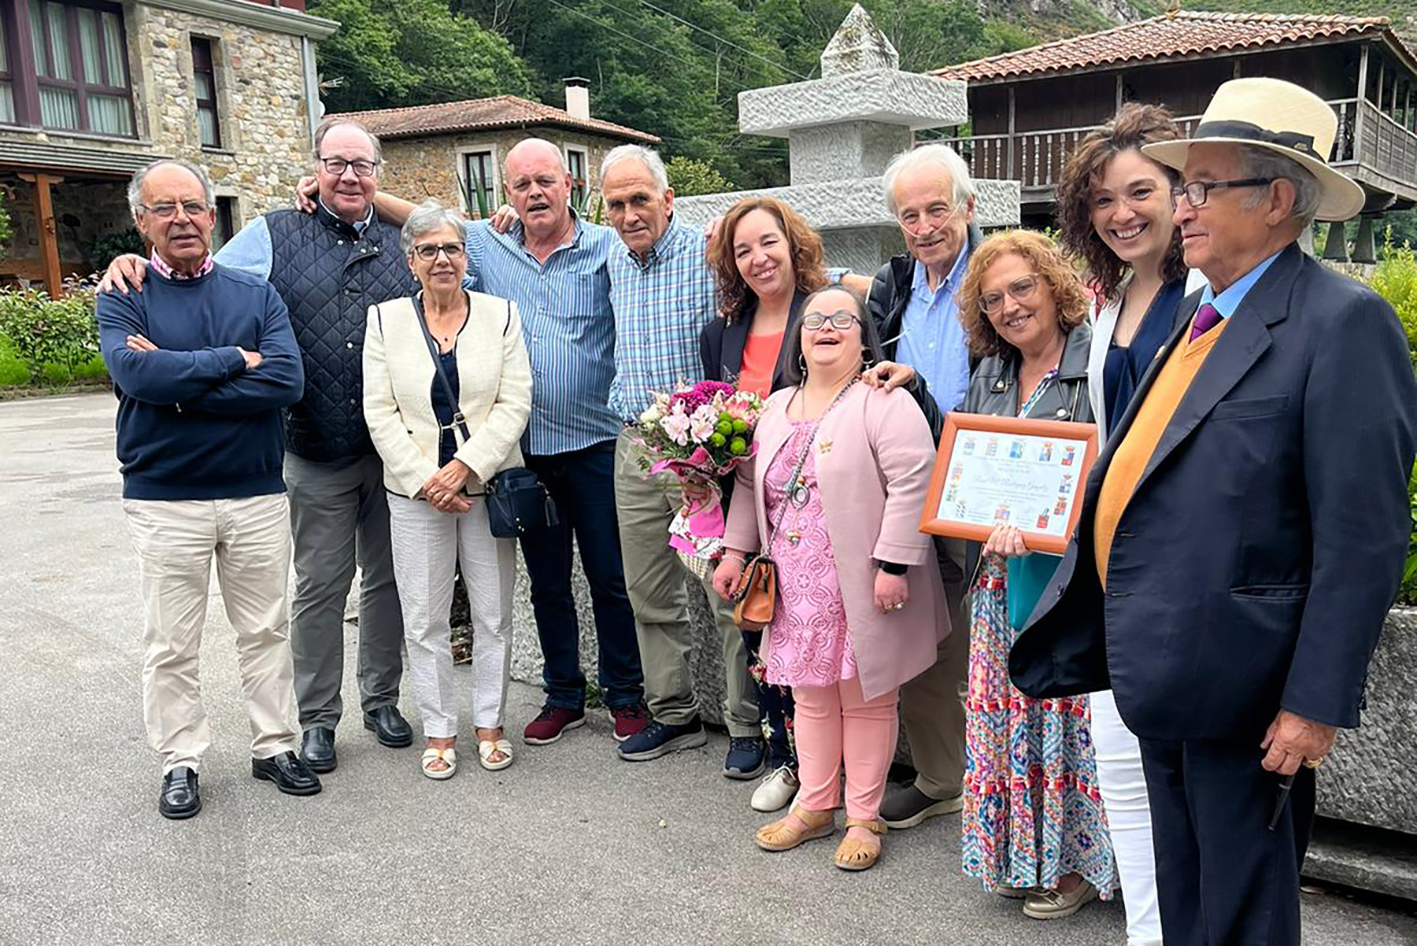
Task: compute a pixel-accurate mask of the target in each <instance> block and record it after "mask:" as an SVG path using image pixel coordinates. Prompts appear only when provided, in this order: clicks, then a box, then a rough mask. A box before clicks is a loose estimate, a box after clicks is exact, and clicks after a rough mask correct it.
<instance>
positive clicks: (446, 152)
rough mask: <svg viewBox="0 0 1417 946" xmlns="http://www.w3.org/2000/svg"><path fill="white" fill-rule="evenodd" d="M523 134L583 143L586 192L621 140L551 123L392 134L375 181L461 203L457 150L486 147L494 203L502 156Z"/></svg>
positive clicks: (415, 196) (596, 185) (596, 184)
mask: <svg viewBox="0 0 1417 946" xmlns="http://www.w3.org/2000/svg"><path fill="white" fill-rule="evenodd" d="M529 137H538V138H545V139H546V140H547V141H550V142H551V143H553V144H555V145H557V146H558V147H560V148H561V149H562V152H563V153H564V151H565V149H566V148H567V147H570V148H581V149H584V150H585V151H586V172H587V175H588V178H589V181H590V193H591V194H592V195H595V194H598V193H599V190H600V162H601V160H602V159H604V157H605V155H606V153H607V152H609V151H610V149H611V148H614V147H616V146H618V145H622V144H624V143H625V142H623V141H621V140H619V139H616V138H606V137H602V136H599V135H592V134H585V133H583V132H580V131H573V130H571V129H565V128H556V127H551V126H541V127H536V128H525V129H520V128H519V129H514V130H510V131H487V132H462V133H457V134H449V135H428V136H426V137H419V138H394V139H390V140H388V141H385V142H384V143H383V146H384V170H383V176H382V178H381V179H380V182H379V183H380V187H382V188H383V189H384V190H386V191H388V192H389V193H391V194H397V195H398V196H400V197H403V198H405V199H407V200H412V201H421V200H426V199H427V198H429V197H432V198H434V199H436V200H438V201H439V202H441V203H443V204H444V205H446V206H449V207H457V208H459V209H463V204H464V200H463V196H462V188H461V186H460V185H459V183H458V178H459V175H460V174H461V172H462V168H461V165H462V157H461V156H462V155H463V154H464V153H466V152H469V151H484V150H487V149H489V148H490V149H491V150H492V160H493V162H494V163H495V164H496V165H497V169H496V178H495V181H494V188H493V189H494V190H495V192H496V194H497V198H498V202H499V203H500V202H501V201H502V200H503V199H504V197H503V192H502V162H503V161H504V160H505V159H506V157H507V152H508V151H510V150H511V149H512V147H513V146H514V145H516V143H517V142H519V141H521V140H522V139H524V138H529Z"/></svg>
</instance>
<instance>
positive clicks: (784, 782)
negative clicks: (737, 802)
mask: <svg viewBox="0 0 1417 946" xmlns="http://www.w3.org/2000/svg"><path fill="white" fill-rule="evenodd" d="M801 784H802V783H801V782H799V781H797V773H796V772H794V771H792V769H790V768H788V767H787V766H785V765H783V766H779V767H778V768H776V769H774V770H773V771H772V772H770V773H768V775H767V776H766V777H765V778H764V779H763V780H762V782H761V783H760V784H759V785H758V787H757V788H755V789H753V800H752V801H751V802H749V804H751V805H752V806H753V810H754V811H777V810H779V809H781V808H786V807H787V803H788V802H790V801H792V798H793V796H794V795H796V794H797V789H798V787H799V786H800V785H801Z"/></svg>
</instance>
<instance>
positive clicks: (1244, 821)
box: [1009, 79, 1417, 946]
mask: <svg viewBox="0 0 1417 946" xmlns="http://www.w3.org/2000/svg"><path fill="white" fill-rule="evenodd" d="M1336 125H1337V122H1336V119H1335V117H1334V113H1333V111H1332V110H1331V109H1330V108H1329V106H1328V105H1326V104H1325V103H1324V102H1323V101H1322V100H1321V99H1319V98H1318V97H1317V96H1315V95H1312V94H1311V93H1309V92H1308V91H1306V90H1304V89H1302V88H1300V87H1299V86H1296V85H1292V84H1290V83H1287V82H1281V81H1278V80H1275V79H1236V80H1234V81H1232V82H1227V83H1225V84H1224V85H1222V86H1221V87H1220V88H1219V90H1217V92H1216V94H1215V97H1214V98H1213V99H1212V100H1211V103H1210V106H1209V108H1207V110H1206V113H1205V116H1204V117H1203V118H1202V119H1201V123H1200V124H1199V125H1198V126H1197V128H1196V131H1195V137H1194V138H1192V139H1190V140H1188V141H1174V142H1163V143H1158V144H1151V145H1147V146H1146V147H1144V148H1143V149H1142V150H1143V152H1144V153H1145V154H1146V155H1147V156H1148V157H1150V158H1153V159H1155V160H1156V161H1159V162H1161V163H1162V164H1166V165H1168V166H1170V167H1174V168H1176V169H1178V170H1179V171H1181V172H1182V180H1183V184H1182V185H1181V186H1180V187H1178V188H1176V203H1175V206H1176V210H1175V220H1176V224H1177V226H1178V227H1180V229H1181V236H1182V240H1183V245H1184V249H1185V256H1186V263H1187V265H1189V266H1190V267H1192V268H1194V269H1199V270H1200V271H1201V272H1202V273H1203V274H1204V275H1205V277H1206V281H1207V285H1206V286H1205V287H1204V288H1203V289H1202V290H1201V291H1200V292H1197V293H1195V294H1193V295H1192V296H1190V297H1189V298H1188V299H1187V300H1186V302H1185V303H1183V306H1182V315H1183V316H1184V318H1182V319H1180V320H1179V322H1178V327H1177V330H1176V331H1175V332H1174V334H1173V335H1172V337H1171V338H1170V340H1169V341H1168V342H1167V344H1166V345H1165V347H1163V348H1162V350H1161V352H1160V353H1159V354H1158V355H1157V359H1156V361H1155V363H1154V364H1153V366H1152V368H1151V370H1150V371H1149V372H1148V373H1147V375H1146V377H1145V378H1143V380H1142V382H1141V386H1140V389H1139V390H1138V392H1137V395H1136V397H1135V398H1134V399H1133V401H1132V404H1131V407H1130V408H1129V409H1128V411H1127V413H1126V415H1125V416H1124V417H1123V418H1122V419H1121V421H1120V428H1119V430H1118V432H1117V433H1116V434H1115V435H1114V437H1113V438H1112V440H1111V441H1110V443H1109V446H1108V448H1107V450H1106V451H1105V452H1104V453H1103V455H1102V456H1101V457H1100V458H1099V459H1098V461H1097V464H1096V467H1095V469H1094V470H1093V472H1092V475H1091V477H1090V479H1089V480H1088V484H1087V491H1086V493H1085V498H1084V505H1083V509H1082V515H1081V519H1080V520H1079V523H1078V529H1077V533H1076V535H1075V536H1074V537H1073V541H1072V544H1071V545H1070V547H1069V549H1068V553H1067V556H1066V558H1065V559H1064V561H1063V564H1062V566H1061V567H1060V568H1059V569H1058V572H1057V575H1056V577H1055V580H1054V587H1053V589H1052V590H1051V591H1050V593H1048V594H1045V595H1044V597H1043V599H1042V600H1041V601H1040V602H1039V605H1038V608H1037V610H1036V611H1035V612H1034V614H1033V616H1032V618H1031V620H1030V622H1029V624H1028V626H1027V627H1026V628H1025V629H1024V631H1023V633H1022V635H1021V636H1020V638H1019V640H1018V642H1017V643H1016V644H1015V646H1014V649H1013V653H1012V654H1011V655H1010V662H1009V668H1010V672H1011V675H1012V676H1013V679H1014V682H1015V683H1016V684H1017V685H1018V687H1019V688H1020V689H1021V690H1023V691H1024V692H1025V693H1028V694H1030V695H1032V696H1037V697H1054V696H1062V695H1068V694H1074V693H1085V692H1089V691H1093V690H1102V689H1107V688H1108V687H1111V689H1112V690H1113V691H1114V693H1115V695H1116V699H1117V706H1118V709H1119V710H1120V711H1121V714H1122V718H1123V719H1124V720H1125V721H1126V723H1127V725H1128V727H1129V728H1130V729H1131V730H1132V731H1133V732H1135V733H1136V734H1137V736H1138V737H1140V740H1141V746H1142V759H1143V764H1144V767H1145V771H1146V778H1147V786H1148V790H1149V792H1150V796H1151V807H1152V819H1153V825H1154V842H1155V846H1156V857H1157V882H1158V888H1159V894H1160V905H1161V920H1162V927H1163V932H1164V936H1165V941H1166V944H1167V946H1190V944H1195V946H1232V944H1239V943H1244V944H1261V943H1263V944H1284V946H1293V944H1297V943H1298V942H1299V869H1300V866H1301V865H1302V862H1303V857H1304V851H1305V849H1306V847H1307V844H1308V834H1309V827H1310V824H1311V822H1312V818H1313V811H1314V774H1313V768H1314V767H1317V765H1318V764H1319V763H1321V762H1322V760H1323V758H1324V756H1325V755H1326V754H1327V753H1328V751H1329V750H1330V748H1331V747H1332V745H1333V740H1334V734H1335V732H1336V729H1337V728H1338V727H1356V726H1357V725H1358V722H1359V710H1360V708H1361V706H1362V700H1363V686H1364V680H1365V678H1366V673H1367V666H1368V661H1369V659H1370V658H1371V656H1372V652H1373V648H1374V646H1375V645H1376V643H1377V638H1378V633H1379V630H1380V629H1381V627H1382V622H1383V618H1384V616H1385V615H1386V613H1387V609H1388V607H1389V606H1390V605H1391V604H1392V601H1393V598H1394V597H1395V595H1396V593H1397V587H1398V583H1399V579H1400V575H1401V570H1402V562H1403V557H1404V554H1405V551H1406V548H1407V540H1408V531H1409V525H1410V521H1411V520H1410V518H1409V515H1408V509H1407V492H1406V487H1407V478H1408V475H1409V473H1410V471H1411V468H1412V461H1413V454H1414V450H1417V446H1415V445H1414V443H1415V442H1417V382H1414V380H1413V373H1412V365H1411V363H1410V362H1409V360H1408V354H1407V346H1406V342H1405V339H1404V338H1403V336H1402V333H1401V330H1400V328H1399V326H1398V322H1397V319H1396V316H1395V315H1394V313H1393V311H1392V309H1391V308H1390V307H1389V306H1388V305H1387V303H1386V302H1384V301H1383V300H1382V299H1381V298H1380V297H1379V296H1377V295H1376V294H1375V293H1373V292H1372V291H1370V290H1368V289H1367V288H1365V287H1364V286H1362V285H1360V284H1359V283H1357V282H1354V281H1353V280H1351V279H1348V278H1346V277H1344V276H1341V275H1339V274H1337V273H1335V272H1333V271H1331V270H1329V269H1326V268H1325V267H1323V266H1321V265H1320V264H1319V263H1317V262H1315V261H1314V260H1313V259H1311V258H1310V257H1308V256H1306V255H1305V254H1304V253H1303V251H1302V250H1301V249H1300V248H1299V245H1298V239H1299V237H1300V235H1301V234H1302V233H1303V232H1304V231H1305V230H1306V229H1307V228H1308V227H1309V225H1310V223H1311V221H1312V220H1313V219H1315V218H1317V219H1322V220H1345V219H1348V218H1349V217H1352V216H1354V215H1355V214H1357V213H1358V212H1359V211H1360V210H1361V209H1362V207H1363V203H1364V193H1363V190H1362V189H1361V188H1360V187H1359V186H1358V185H1357V184H1355V183H1354V182H1352V181H1351V180H1349V179H1348V178H1346V177H1344V176H1343V175H1342V174H1339V173H1338V172H1337V171H1334V170H1333V169H1332V168H1330V167H1329V166H1328V164H1327V161H1326V159H1327V157H1328V155H1329V153H1330V150H1331V148H1332V146H1333V139H1334V134H1335V131H1336Z"/></svg>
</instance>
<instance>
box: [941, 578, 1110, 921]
mask: <svg viewBox="0 0 1417 946" xmlns="http://www.w3.org/2000/svg"><path fill="white" fill-rule="evenodd" d="M1006 581H1007V572H1006V570H1005V566H1004V564H1003V562H1002V561H1001V560H1000V559H998V558H996V557H995V556H992V555H989V556H985V559H984V562H983V564H982V566H981V568H980V577H979V580H978V582H977V583H976V584H975V586H974V589H973V592H974V593H973V600H972V613H973V621H972V624H971V628H970V638H969V693H968V699H967V701H966V714H965V789H964V815H963V821H962V823H961V828H960V834H961V840H962V843H963V848H964V852H963V853H964V872H965V873H966V874H967V875H969V876H971V877H978V878H980V879H981V880H982V881H983V883H984V887H985V889H986V890H992V889H994V888H995V887H998V886H1008V887H1018V888H1028V887H1044V888H1052V887H1055V886H1057V883H1058V881H1059V880H1060V879H1061V878H1062V877H1064V876H1065V875H1067V874H1069V873H1072V872H1074V871H1076V872H1077V873H1079V874H1081V875H1082V876H1083V878H1084V879H1086V880H1088V881H1089V882H1091V883H1092V885H1093V886H1095V887H1096V888H1097V889H1098V891H1099V892H1100V893H1101V895H1102V897H1103V898H1104V899H1105V898H1108V897H1110V896H1111V894H1112V890H1113V888H1114V887H1115V885H1116V866H1115V864H1114V862H1113V858H1112V844H1111V839H1110V838H1109V837H1108V834H1107V820H1106V816H1105V814H1104V813H1103V810H1102V796H1101V793H1100V792H1099V790H1098V787H1097V763H1096V758H1095V756H1094V753H1093V746H1092V734H1091V732H1090V731H1089V728H1088V727H1089V714H1088V700H1087V697H1086V696H1080V697H1072V698H1067V699H1055V700H1035V699H1033V698H1031V697H1027V696H1024V695H1023V694H1022V693H1020V692H1019V691H1018V690H1017V689H1016V688H1015V687H1014V685H1013V684H1012V683H1011V682H1010V681H1009V670H1008V657H1009V647H1010V646H1011V645H1012V643H1013V639H1014V635H1015V631H1014V630H1013V627H1012V625H1011V624H1010V622H1009V615H1008V601H1007V597H1006Z"/></svg>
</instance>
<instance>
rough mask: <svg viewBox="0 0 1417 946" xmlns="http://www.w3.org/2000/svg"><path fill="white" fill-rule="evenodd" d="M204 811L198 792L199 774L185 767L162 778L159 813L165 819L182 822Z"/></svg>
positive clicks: (178, 768) (179, 767)
mask: <svg viewBox="0 0 1417 946" xmlns="http://www.w3.org/2000/svg"><path fill="white" fill-rule="evenodd" d="M201 810H202V796H201V794H200V793H199V792H198V791H197V773H196V772H193V771H192V770H191V769H189V768H188V767H187V766H185V765H179V766H178V767H177V768H175V769H173V770H172V771H171V772H168V773H167V774H166V775H164V776H163V777H162V792H161V793H160V794H159V795H158V796H157V811H158V814H160V815H162V816H163V817H164V818H171V819H172V820H173V821H181V820H182V819H183V818H190V817H192V816H193V815H195V814H196V813H197V812H199V811H201Z"/></svg>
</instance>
